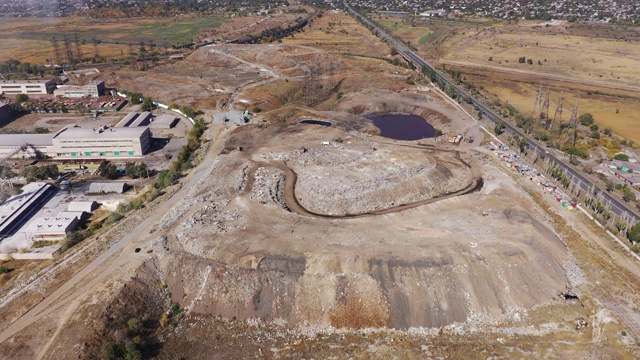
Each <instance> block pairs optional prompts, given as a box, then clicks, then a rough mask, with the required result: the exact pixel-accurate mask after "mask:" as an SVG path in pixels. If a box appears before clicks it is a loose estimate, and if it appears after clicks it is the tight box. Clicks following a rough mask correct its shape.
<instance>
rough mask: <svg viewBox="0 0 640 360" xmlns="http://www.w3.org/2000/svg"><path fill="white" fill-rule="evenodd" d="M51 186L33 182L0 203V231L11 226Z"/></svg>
mask: <svg viewBox="0 0 640 360" xmlns="http://www.w3.org/2000/svg"><path fill="white" fill-rule="evenodd" d="M50 187H51V186H50V185H49V184H47V183H44V182H33V183H29V184H27V185H25V186H23V187H22V193H21V194H19V195H15V196H12V197H10V198H9V199H7V201H5V202H4V203H2V204H1V205H0V233H2V232H4V231H5V230H8V229H6V227H11V226H12V225H11V224H12V223H13V222H14V220H16V219H17V218H18V217H20V216H21V215H22V213H23V212H24V211H26V210H28V208H29V206H30V204H31V203H32V202H33V201H34V200H36V199H38V198H40V196H41V195H42V194H44V193H45V192H46V191H47V189H49V188H50Z"/></svg>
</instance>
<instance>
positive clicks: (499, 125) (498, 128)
mask: <svg viewBox="0 0 640 360" xmlns="http://www.w3.org/2000/svg"><path fill="white" fill-rule="evenodd" d="M493 131H494V132H495V133H496V135H500V134H502V133H503V132H504V122H503V121H502V120H500V121H498V123H497V124H496V126H495V127H494V128H493Z"/></svg>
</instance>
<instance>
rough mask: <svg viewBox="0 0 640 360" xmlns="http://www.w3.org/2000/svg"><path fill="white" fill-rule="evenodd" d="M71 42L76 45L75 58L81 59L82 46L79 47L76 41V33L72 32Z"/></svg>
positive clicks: (78, 42)
mask: <svg viewBox="0 0 640 360" xmlns="http://www.w3.org/2000/svg"><path fill="white" fill-rule="evenodd" d="M73 43H74V44H75V45H76V60H78V62H80V61H82V48H80V41H78V34H73Z"/></svg>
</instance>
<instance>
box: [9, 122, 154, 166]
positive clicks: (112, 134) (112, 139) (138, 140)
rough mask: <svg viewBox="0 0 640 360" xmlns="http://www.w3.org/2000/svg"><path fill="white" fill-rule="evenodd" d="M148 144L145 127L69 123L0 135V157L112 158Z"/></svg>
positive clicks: (139, 151) (140, 152) (136, 154)
mask: <svg viewBox="0 0 640 360" xmlns="http://www.w3.org/2000/svg"><path fill="white" fill-rule="evenodd" d="M150 146H151V131H150V130H149V128H147V127H123V128H115V127H109V126H102V127H100V128H96V129H89V128H82V127H79V126H77V125H69V126H67V127H65V128H64V129H62V130H60V131H58V132H56V133H55V134H3V135H0V158H22V157H24V158H29V157H33V156H34V155H35V154H36V153H38V152H39V153H40V154H43V155H47V156H50V157H52V158H54V159H76V158H82V159H113V158H127V157H140V156H143V155H144V154H145V153H146V152H147V151H148V150H149V147H150Z"/></svg>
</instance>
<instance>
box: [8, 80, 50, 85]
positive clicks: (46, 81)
mask: <svg viewBox="0 0 640 360" xmlns="http://www.w3.org/2000/svg"><path fill="white" fill-rule="evenodd" d="M50 82H51V80H0V84H47V83H50Z"/></svg>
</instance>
